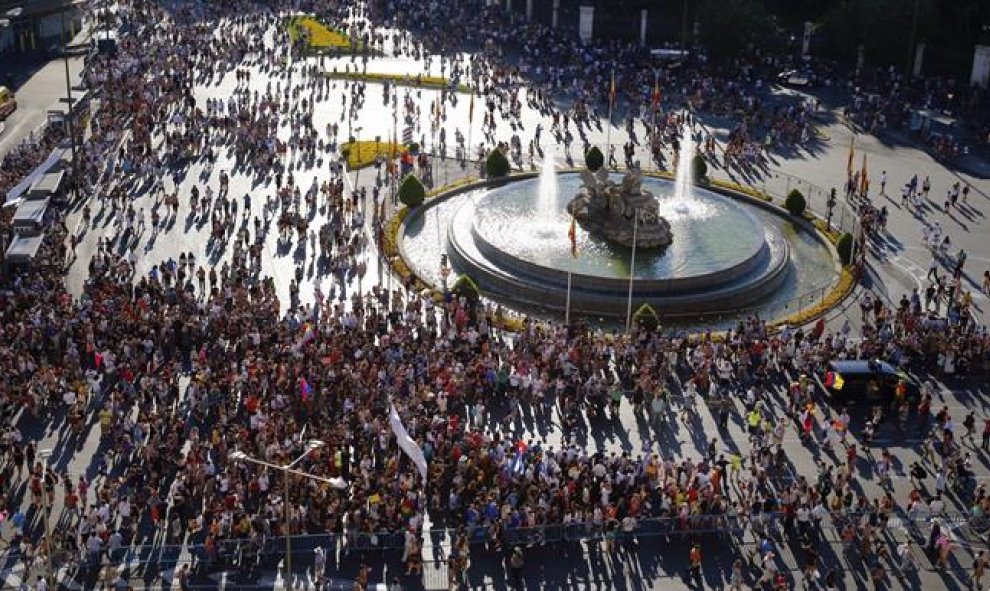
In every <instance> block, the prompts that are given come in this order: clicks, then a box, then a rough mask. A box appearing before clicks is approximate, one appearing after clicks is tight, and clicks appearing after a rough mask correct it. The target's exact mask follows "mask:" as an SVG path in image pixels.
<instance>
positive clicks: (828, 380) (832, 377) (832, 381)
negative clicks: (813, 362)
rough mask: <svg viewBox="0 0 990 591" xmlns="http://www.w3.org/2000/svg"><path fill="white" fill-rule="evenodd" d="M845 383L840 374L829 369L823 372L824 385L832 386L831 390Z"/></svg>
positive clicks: (840, 387)
mask: <svg viewBox="0 0 990 591" xmlns="http://www.w3.org/2000/svg"><path fill="white" fill-rule="evenodd" d="M845 385H846V381H845V380H844V379H842V374H840V373H838V372H834V371H830V372H828V373H826V374H825V387H826V388H832V389H833V390H841V389H842V387H843V386H845Z"/></svg>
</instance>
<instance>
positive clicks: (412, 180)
mask: <svg viewBox="0 0 990 591" xmlns="http://www.w3.org/2000/svg"><path fill="white" fill-rule="evenodd" d="M425 200H426V187H424V186H423V181H421V180H419V177H417V176H416V175H415V174H409V175H406V178H404V179H403V180H402V184H401V185H399V201H401V202H402V204H403V205H405V206H407V207H416V206H418V205H422V204H423V201H425Z"/></svg>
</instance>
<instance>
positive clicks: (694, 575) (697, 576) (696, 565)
mask: <svg viewBox="0 0 990 591" xmlns="http://www.w3.org/2000/svg"><path fill="white" fill-rule="evenodd" d="M688 560H689V561H690V570H689V573H688V584H689V585H690V584H694V585H697V587H698V589H704V588H705V581H704V579H703V578H702V577H701V546H700V545H699V544H698V543H695V544H694V545H693V546H691V552H690V553H689V554H688Z"/></svg>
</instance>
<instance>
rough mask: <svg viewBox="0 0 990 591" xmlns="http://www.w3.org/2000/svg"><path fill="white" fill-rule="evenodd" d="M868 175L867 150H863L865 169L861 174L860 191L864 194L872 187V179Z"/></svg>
mask: <svg viewBox="0 0 990 591" xmlns="http://www.w3.org/2000/svg"><path fill="white" fill-rule="evenodd" d="M867 176H868V175H867V174H866V152H863V171H862V174H860V175H859V192H860V193H862V194H863V195H866V192H867V191H868V190H869V188H870V181H869V179H868V178H867Z"/></svg>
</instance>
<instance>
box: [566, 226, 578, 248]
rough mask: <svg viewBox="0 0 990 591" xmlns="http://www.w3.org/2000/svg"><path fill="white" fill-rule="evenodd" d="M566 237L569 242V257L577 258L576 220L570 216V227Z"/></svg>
mask: <svg viewBox="0 0 990 591" xmlns="http://www.w3.org/2000/svg"><path fill="white" fill-rule="evenodd" d="M567 237H568V238H570V240H571V256H572V257H574V258H577V255H578V252H577V219H575V218H574V216H571V227H570V228H568V229H567Z"/></svg>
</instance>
